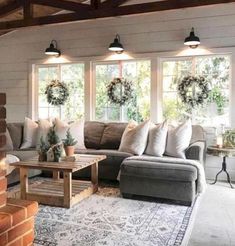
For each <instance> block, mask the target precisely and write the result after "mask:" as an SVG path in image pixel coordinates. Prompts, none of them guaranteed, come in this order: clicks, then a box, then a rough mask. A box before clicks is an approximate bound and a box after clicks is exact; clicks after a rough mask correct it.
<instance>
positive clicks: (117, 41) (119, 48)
mask: <svg viewBox="0 0 235 246" xmlns="http://www.w3.org/2000/svg"><path fill="white" fill-rule="evenodd" d="M109 50H110V51H114V52H116V53H118V54H120V53H122V52H123V51H124V48H123V46H122V44H121V43H120V36H119V35H118V34H117V35H116V37H115V39H114V41H113V43H111V44H110V45H109Z"/></svg>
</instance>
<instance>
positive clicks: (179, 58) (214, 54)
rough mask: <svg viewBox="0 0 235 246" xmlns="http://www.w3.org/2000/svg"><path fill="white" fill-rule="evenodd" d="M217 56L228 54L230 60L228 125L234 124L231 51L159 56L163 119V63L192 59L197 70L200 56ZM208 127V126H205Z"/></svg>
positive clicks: (160, 116)
mask: <svg viewBox="0 0 235 246" xmlns="http://www.w3.org/2000/svg"><path fill="white" fill-rule="evenodd" d="M216 56H218V57H219V56H227V57H229V60H230V68H229V125H228V126H227V127H231V126H232V122H233V121H232V119H233V116H232V94H233V93H232V71H233V63H232V54H231V53H213V54H208V55H194V56H176V57H167V56H166V57H160V58H158V66H159V68H160V71H159V74H158V87H159V90H160V96H159V99H160V104H161V109H160V110H159V109H158V110H159V111H158V116H159V118H160V119H161V121H162V120H163V93H164V91H163V63H164V62H167V61H186V60H189V61H192V66H193V71H194V72H195V66H196V64H195V59H196V58H200V57H216ZM204 127H208V126H206V125H205V126H204Z"/></svg>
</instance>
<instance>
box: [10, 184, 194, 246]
mask: <svg viewBox="0 0 235 246" xmlns="http://www.w3.org/2000/svg"><path fill="white" fill-rule="evenodd" d="M34 182H40V181H39V180H34ZM9 194H10V196H11V197H14V196H18V194H19V186H15V187H12V188H10V189H9ZM192 211H193V207H187V206H182V205H175V204H166V203H163V202H161V201H160V202H159V201H158V202H156V201H142V200H141V201H140V200H129V199H123V198H122V197H121V196H120V193H119V189H118V188H114V187H104V186H103V185H102V187H100V188H99V192H98V193H96V194H94V195H92V196H91V197H89V198H87V199H85V200H83V201H82V202H80V203H79V204H77V205H75V206H74V207H73V208H71V209H65V208H56V207H50V206H42V205H41V206H40V207H39V212H38V215H37V217H36V224H35V231H36V237H35V243H34V245H35V246H42V245H43V246H45V245H46V246H93V245H97V246H98V245H106V246H127V245H128V246H143V245H145V246H172V245H174V246H177V245H182V242H183V239H184V237H186V236H188V235H186V234H189V232H188V227H189V222H190V220H191V219H192V217H193V216H192Z"/></svg>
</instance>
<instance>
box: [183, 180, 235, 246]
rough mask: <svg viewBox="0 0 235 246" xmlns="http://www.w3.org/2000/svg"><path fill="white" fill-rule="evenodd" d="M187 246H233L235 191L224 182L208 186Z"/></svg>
mask: <svg viewBox="0 0 235 246" xmlns="http://www.w3.org/2000/svg"><path fill="white" fill-rule="evenodd" d="M209 182H210V181H208V183H209ZM234 186H235V184H234ZM188 246H235V189H231V188H230V186H229V185H228V184H227V183H226V182H218V183H217V184H216V185H208V187H207V190H206V192H205V193H204V195H203V196H202V198H201V201H200V204H199V207H198V211H197V214H196V218H195V222H194V226H193V230H192V234H191V237H190V240H189V244H188Z"/></svg>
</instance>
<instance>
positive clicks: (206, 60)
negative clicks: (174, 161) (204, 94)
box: [162, 55, 231, 126]
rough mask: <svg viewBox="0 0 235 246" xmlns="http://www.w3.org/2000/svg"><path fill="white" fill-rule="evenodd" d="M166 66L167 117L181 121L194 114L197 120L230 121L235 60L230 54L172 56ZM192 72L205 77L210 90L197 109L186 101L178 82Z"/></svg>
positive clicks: (210, 122) (209, 123) (216, 123)
mask: <svg viewBox="0 0 235 246" xmlns="http://www.w3.org/2000/svg"><path fill="white" fill-rule="evenodd" d="M162 66H163V71H162V83H163V116H164V118H165V119H169V120H171V122H172V123H178V122H181V121H183V120H184V119H186V118H188V117H192V119H193V121H194V122H193V123H194V124H201V125H204V126H219V125H221V124H224V125H229V96H230V95H229V85H230V66H231V64H230V57H229V56H228V55H223V56H200V57H190V58H185V59H183V58H176V59H169V60H165V61H163V63H162ZM188 75H192V76H203V77H205V79H206V80H207V82H208V86H209V90H210V92H209V97H208V100H207V101H206V102H205V103H204V104H203V105H201V106H198V107H196V108H195V109H192V108H190V107H187V105H185V104H183V103H182V101H181V99H180V98H179V95H178V93H177V85H178V83H179V82H180V81H181V80H182V79H183V77H185V76H188Z"/></svg>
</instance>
